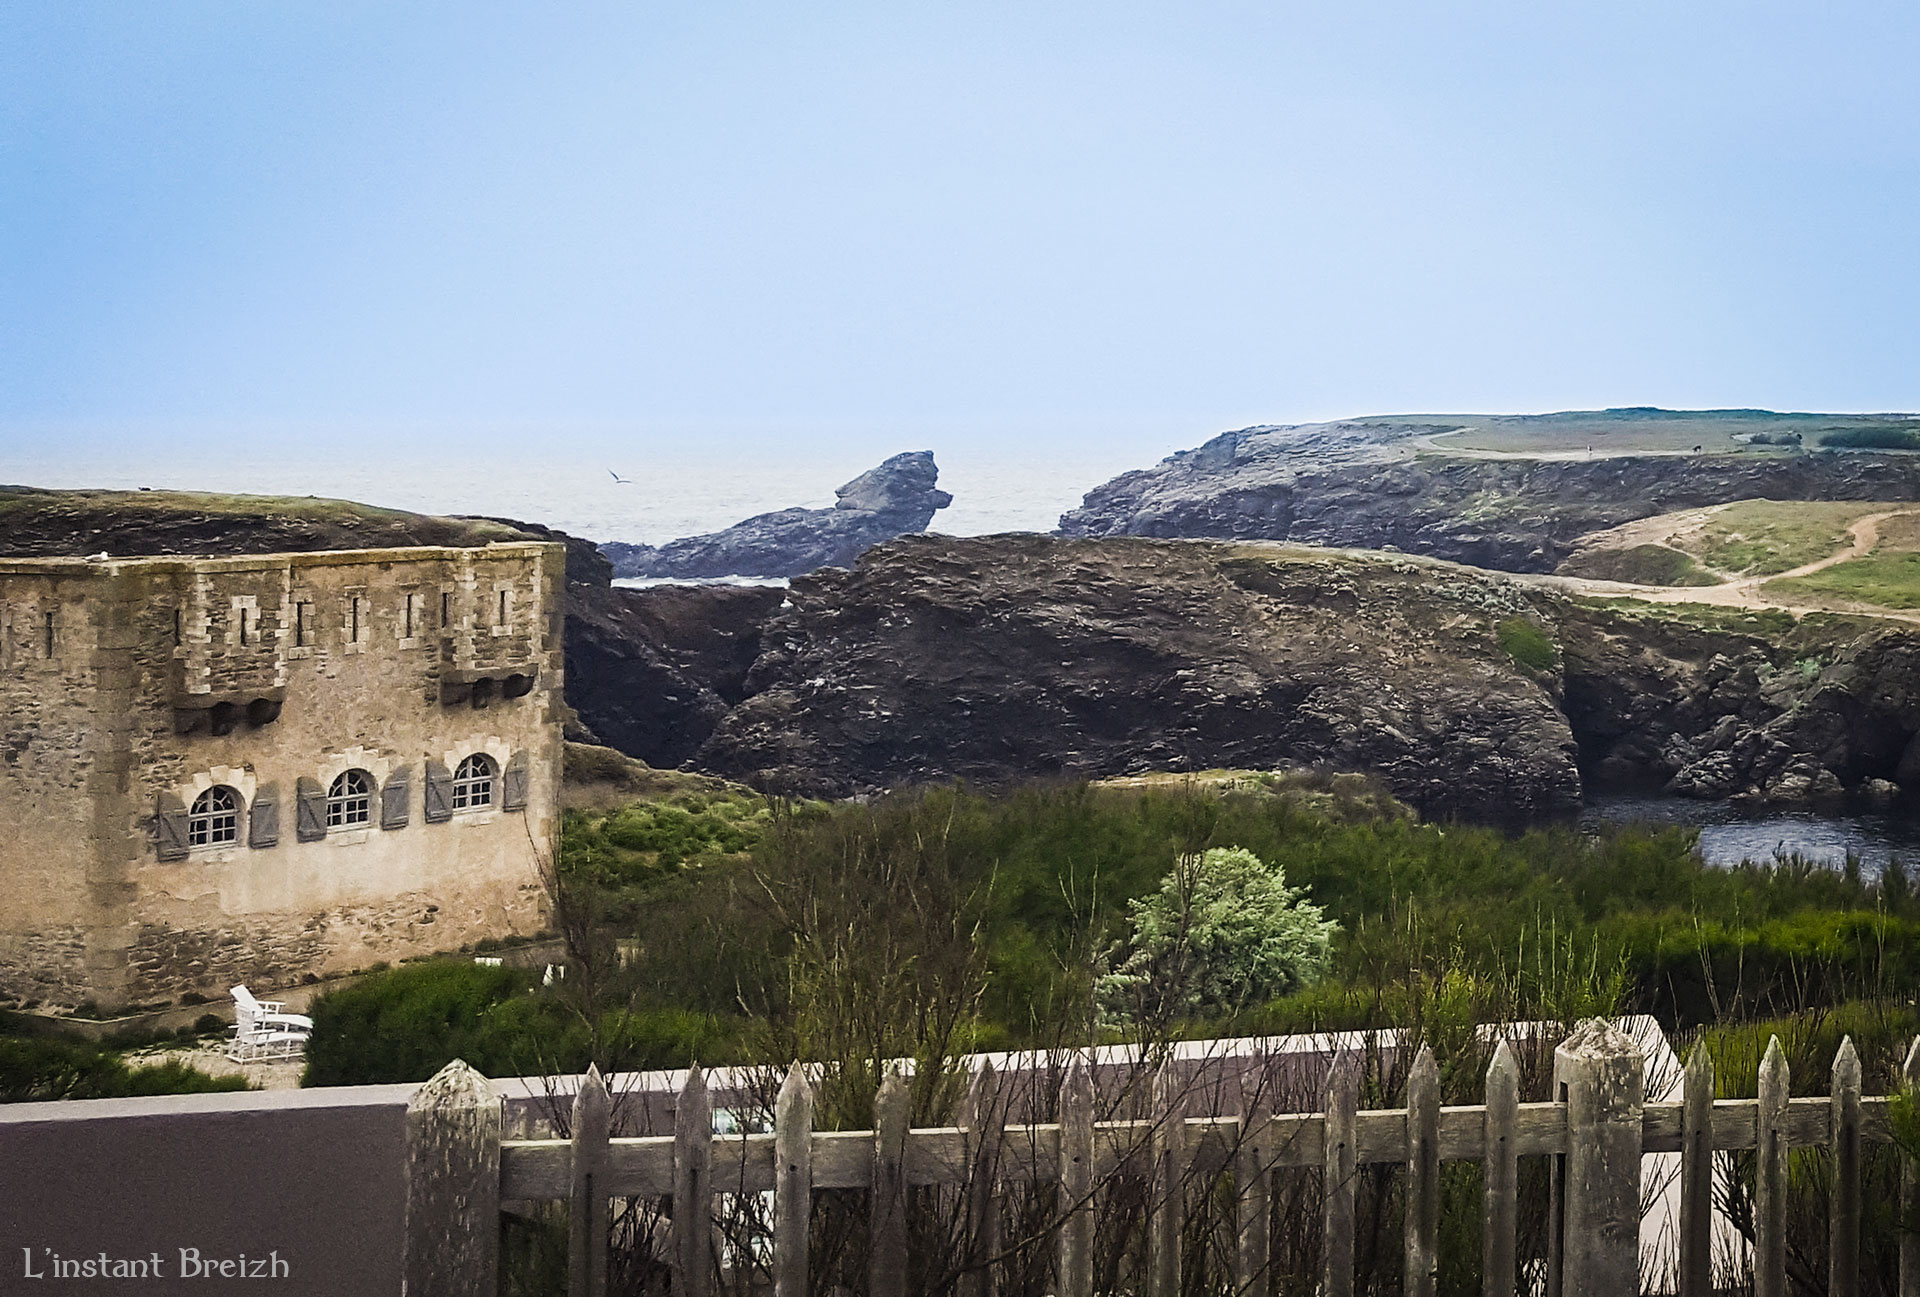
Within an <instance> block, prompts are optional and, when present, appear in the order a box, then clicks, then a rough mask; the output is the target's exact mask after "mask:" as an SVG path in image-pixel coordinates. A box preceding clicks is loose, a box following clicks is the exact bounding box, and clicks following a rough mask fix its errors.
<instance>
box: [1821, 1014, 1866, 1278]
mask: <svg viewBox="0 0 1920 1297" xmlns="http://www.w3.org/2000/svg"><path fill="white" fill-rule="evenodd" d="M1832 1126H1833V1130H1832V1134H1833V1199H1832V1203H1831V1205H1830V1210H1829V1212H1828V1216H1827V1219H1828V1233H1827V1240H1828V1250H1827V1258H1828V1260H1827V1297H1860V1054H1859V1051H1858V1050H1856V1049H1854V1047H1853V1037H1852V1036H1848V1037H1846V1038H1844V1039H1843V1040H1841V1042H1840V1052H1839V1053H1838V1054H1837V1055H1835V1056H1834V1060H1833V1121H1832Z"/></svg>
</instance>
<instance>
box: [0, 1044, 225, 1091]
mask: <svg viewBox="0 0 1920 1297" xmlns="http://www.w3.org/2000/svg"><path fill="white" fill-rule="evenodd" d="M251 1088H252V1087H251V1086H250V1085H249V1084H248V1083H247V1081H246V1080H245V1078H243V1077H238V1076H218V1077H216V1076H208V1075H207V1074H206V1073H205V1072H202V1071H199V1070H197V1069H195V1068H192V1067H189V1066H187V1065H186V1064H184V1063H177V1062H169V1063H162V1064H160V1065H158V1066H154V1067H137V1066H131V1067H130V1066H128V1064H127V1063H126V1061H125V1060H124V1059H122V1058H121V1057H120V1056H119V1055H118V1054H115V1053H114V1052H112V1051H111V1050H108V1049H105V1048H103V1047H102V1046H100V1045H96V1044H94V1043H92V1042H91V1041H83V1040H71V1039H67V1038H65V1037H54V1036H14V1035H0V1103H33V1102H38V1101H42V1100H47V1099H118V1098H125V1097H127V1096H130V1095H152V1094H206V1093H212V1092H216V1091H226V1090H247V1089H251Z"/></svg>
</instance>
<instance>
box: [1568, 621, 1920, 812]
mask: <svg viewBox="0 0 1920 1297" xmlns="http://www.w3.org/2000/svg"><path fill="white" fill-rule="evenodd" d="M1562 613H1563V616H1562V618H1561V628H1562V637H1563V638H1562V642H1563V646H1564V649H1565V660H1566V667H1565V675H1566V695H1565V697H1566V710H1567V715H1568V718H1569V721H1570V723H1571V724H1572V726H1573V728H1574V731H1575V733H1576V735H1577V737H1578V738H1579V741H1580V748H1581V764H1582V766H1583V768H1584V769H1585V770H1586V772H1587V775H1588V778H1589V781H1590V782H1592V783H1595V784H1608V783H1611V784H1624V785H1641V786H1648V787H1666V788H1669V789H1671V790H1672V791H1674V792H1677V793H1681V794H1684V795H1686V796H1690V797H1700V798H1710V799H1716V800H1717V799H1723V798H1724V799H1731V800H1734V801H1740V802H1750V803H1755V804H1771V805H1801V804H1806V803H1812V802H1819V801H1823V800H1831V799H1834V798H1838V797H1841V796H1842V795H1845V794H1849V793H1851V794H1864V795H1866V796H1868V797H1870V798H1875V799H1878V800H1891V799H1893V798H1895V797H1908V798H1911V797H1914V796H1915V795H1917V794H1920V738H1917V737H1916V735H1920V631H1915V630H1914V629H1913V628H1912V627H1908V626H1901V625H1897V624H1894V623H1890V622H1885V621H1880V620H1877V619H1874V618H1867V617H1838V616H1818V615H1817V616H1810V617H1807V618H1805V619H1803V620H1802V621H1800V622H1799V623H1797V624H1796V623H1795V622H1793V620H1792V619H1791V618H1790V617H1787V616H1786V615H1785V614H1779V613H1774V614H1760V615H1757V616H1755V615H1731V616H1730V615H1726V614H1723V613H1718V611H1717V610H1715V618H1714V620H1713V621H1710V622H1707V623H1705V624H1697V623H1690V622H1689V621H1687V620H1686V617H1687V616H1688V615H1689V614H1688V613H1686V612H1685V610H1671V609H1659V610H1654V609H1649V608H1638V609H1633V608H1616V607H1606V606H1603V605H1598V604H1592V603H1588V604H1568V605H1563V607H1562ZM1694 615H1701V614H1694Z"/></svg>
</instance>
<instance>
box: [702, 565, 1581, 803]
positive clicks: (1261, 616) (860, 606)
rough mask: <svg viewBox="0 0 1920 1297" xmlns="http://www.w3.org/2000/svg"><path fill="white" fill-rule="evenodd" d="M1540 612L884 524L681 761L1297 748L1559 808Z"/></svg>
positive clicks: (949, 764) (1079, 770) (793, 774)
mask: <svg viewBox="0 0 1920 1297" xmlns="http://www.w3.org/2000/svg"><path fill="white" fill-rule="evenodd" d="M1539 618H1540V612H1539V608H1538V606H1537V604H1536V602H1535V601H1534V599H1533V598H1531V597H1530V596H1529V594H1528V593H1527V592H1525V591H1523V590H1521V589H1520V588H1519V587H1517V586H1516V585H1514V584H1513V583H1511V582H1509V581H1507V580H1505V579H1503V578H1500V577H1497V576H1489V575H1486V574H1482V573H1475V572H1470V571H1467V570H1465V569H1461V568H1456V567H1450V566H1445V565H1439V564H1434V563H1431V562H1426V561H1421V560H1414V559H1408V558H1401V557H1394V556H1385V555H1382V556H1365V555H1344V556H1329V555H1324V554H1318V553H1313V552H1311V551H1304V550H1297V549H1288V548H1281V547H1275V546H1255V545H1236V544H1193V543H1184V542H1156V541H1141V540H1108V541H1069V540H1060V539H1056V538H1047V537H1032V536H1028V537H997V538H990V539H976V540H952V539H945V538H941V539H937V540H936V539H933V538H921V539H915V538H908V539H903V540H900V541H896V542H894V543H892V544H889V545H885V546H882V547H880V548H879V549H876V550H873V551H870V552H869V553H868V554H867V555H866V556H865V557H864V558H863V559H862V560H861V561H860V563H859V564H858V565H857V566H856V567H855V568H854V569H853V570H851V571H848V570H842V569H829V570H827V571H823V572H819V573H816V574H814V575H813V576H810V577H804V578H799V579H796V580H795V581H794V583H793V587H792V589H791V591H790V606H789V607H788V608H787V609H785V610H784V611H782V612H781V613H779V614H778V615H777V616H775V617H774V618H773V619H772V620H771V621H769V622H768V623H767V625H766V626H765V628H764V629H763V631H762V635H761V653H760V657H759V659H758V661H756V662H755V664H754V666H753V670H752V671H751V672H750V673H749V675H748V678H747V681H746V687H747V690H748V693H749V695H750V696H749V697H748V698H747V699H746V700H745V701H744V702H742V703H741V704H740V705H739V706H737V707H735V708H734V709H733V710H732V711H730V712H729V713H728V714H727V716H726V717H725V719H724V720H722V721H721V723H720V725H719V728H718V729H717V730H716V731H715V732H714V734H713V737H712V738H710V739H709V740H708V741H707V743H706V744H705V745H704V746H703V747H702V748H701V750H700V753H699V755H698V757H697V758H696V764H698V765H699V766H700V767H701V768H702V769H706V770H710V771H714V772H716V773H722V774H726V775H729V776H733V777H738V778H743V779H745V780H747V781H748V782H751V783H754V784H756V785H758V786H760V787H763V788H769V789H780V790H784V791H791V792H806V793H813V794H827V795H838V794H847V793H854V792H859V791H864V790H869V789H875V788H880V787H885V786H888V785H894V784H900V783H910V782H914V781H918V780H939V779H947V778H953V777H961V778H967V779H974V780H982V781H1001V780H1007V779H1015V778H1021V777H1029V776H1035V775H1040V776H1044V775H1050V774H1053V775H1065V776H1103V775H1118V774H1126V773H1130V772H1135V771H1143V770H1151V769H1169V768H1171V769H1193V770H1198V769H1204V768H1206V767H1210V766H1222V765H1226V766H1250V767H1272V766H1276V765H1282V764H1289V763H1299V764H1320V765H1326V766H1331V767H1334V768H1337V769H1345V770H1369V771H1373V772H1376V773H1377V774H1378V775H1379V776H1380V777H1381V778H1382V779H1383V780H1384V782H1385V783H1386V785H1387V787H1388V788H1389V789H1390V790H1391V791H1392V792H1393V793H1394V794H1395V795H1396V796H1399V797H1401V798H1404V799H1405V800H1407V801H1408V802H1410V803H1412V804H1413V805H1415V806H1417V807H1419V808H1420V809H1421V810H1422V811H1424V812H1426V813H1428V814H1437V815H1460V816H1468V817H1473V818H1480V819H1501V820H1507V819H1514V818H1529V817H1536V816H1541V815H1547V814H1553V813H1558V812H1561V811H1565V810H1569V809H1571V808H1573V807H1574V806H1576V805H1577V804H1578V800H1579V796H1580V778H1579V774H1578V771H1577V769H1576V765H1575V760H1574V757H1575V744H1574V738H1573V734H1572V731H1571V729H1570V728H1569V726H1568V723H1567V720H1566V718H1565V716H1564V715H1563V714H1562V712H1561V710H1560V706H1559V698H1558V695H1559V679H1558V675H1557V673H1556V672H1555V671H1554V670H1552V669H1551V667H1548V668H1546V669H1534V668H1530V667H1527V666H1523V665H1521V664H1520V663H1519V662H1518V661H1516V660H1515V657H1514V656H1513V654H1512V653H1511V652H1510V651H1509V650H1508V649H1505V648H1502V647H1501V643H1500V636H1501V630H1500V628H1501V626H1502V625H1503V624H1504V623H1510V622H1514V621H1516V620H1517V621H1520V622H1524V623H1527V624H1528V625H1531V624H1532V623H1533V622H1534V621H1536V620H1538V619H1539Z"/></svg>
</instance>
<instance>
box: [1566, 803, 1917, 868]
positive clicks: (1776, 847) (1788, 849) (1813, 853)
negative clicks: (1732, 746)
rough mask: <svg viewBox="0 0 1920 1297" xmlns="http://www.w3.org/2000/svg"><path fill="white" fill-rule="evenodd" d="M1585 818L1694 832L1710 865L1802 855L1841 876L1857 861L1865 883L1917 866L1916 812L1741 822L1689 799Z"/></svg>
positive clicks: (1596, 806)
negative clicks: (1894, 863) (1895, 863)
mask: <svg viewBox="0 0 1920 1297" xmlns="http://www.w3.org/2000/svg"><path fill="white" fill-rule="evenodd" d="M1580 818H1581V823H1582V824H1584V825H1589V826H1591V825H1600V824H1625V823H1632V822H1635V821H1640V822H1647V823H1654V824H1678V825H1684V826H1687V827H1690V828H1697V829H1698V830H1699V831H1700V855H1701V858H1702V859H1704V860H1705V861H1706V862H1707V863H1708V864H1711V865H1737V864H1740V863H1741V862H1742V861H1747V860H1752V861H1759V862H1762V863H1765V862H1770V861H1772V860H1774V859H1776V858H1778V857H1781V856H1796V855H1797V856H1800V857H1801V858H1803V859H1806V860H1811V861H1815V862H1817V863H1820V864H1823V865H1828V866H1831V867H1833V868H1836V869H1837V868H1840V867H1841V866H1843V865H1845V864H1846V861H1847V857H1848V856H1849V855H1852V856H1854V857H1856V858H1857V859H1858V860H1859V861H1860V871H1861V873H1863V874H1865V875H1867V876H1868V877H1877V876H1878V875H1879V873H1880V871H1881V870H1882V869H1884V868H1885V867H1886V864H1887V861H1888V860H1890V859H1893V858H1894V857H1898V858H1899V859H1900V861H1901V863H1902V864H1905V865H1907V866H1909V867H1912V866H1916V865H1920V816H1916V815H1914V814H1913V813H1912V812H1911V811H1864V810H1863V811H1857V812H1851V813H1845V814H1825V815H1816V814H1812V813H1810V812H1804V811H1793V812H1773V813H1765V814H1758V815H1743V814H1741V813H1740V812H1739V811H1737V810H1735V809H1734V808H1733V807H1730V806H1727V805H1725V804H1724V803H1720V802H1696V801H1694V800H1692V799H1691V798H1686V797H1661V796H1600V797H1596V798H1594V799H1592V800H1591V801H1590V802H1589V803H1588V806H1587V809H1586V812H1585V813H1584V814H1583V815H1582V816H1581V817H1580Z"/></svg>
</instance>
